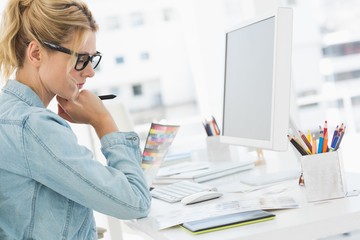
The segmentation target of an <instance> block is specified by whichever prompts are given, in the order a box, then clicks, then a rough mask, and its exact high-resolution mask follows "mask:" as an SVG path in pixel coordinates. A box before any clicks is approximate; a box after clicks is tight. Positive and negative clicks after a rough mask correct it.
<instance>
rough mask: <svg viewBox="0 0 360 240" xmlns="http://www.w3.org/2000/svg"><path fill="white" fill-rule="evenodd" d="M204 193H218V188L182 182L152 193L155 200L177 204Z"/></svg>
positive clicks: (156, 189)
mask: <svg viewBox="0 0 360 240" xmlns="http://www.w3.org/2000/svg"><path fill="white" fill-rule="evenodd" d="M203 191H216V188H215V187H212V186H209V185H206V184H202V183H197V182H191V181H180V182H176V183H172V184H170V185H166V186H163V187H156V188H154V189H153V190H152V191H151V192H150V193H151V196H153V197H154V198H157V199H160V200H162V201H165V202H169V203H175V202H180V201H181V200H182V199H183V198H184V197H187V196H189V195H191V194H194V193H197V192H203Z"/></svg>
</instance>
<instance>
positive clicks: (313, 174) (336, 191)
mask: <svg viewBox="0 0 360 240" xmlns="http://www.w3.org/2000/svg"><path fill="white" fill-rule="evenodd" d="M300 161H301V166H302V171H303V177H304V182H305V191H306V197H307V200H308V201H309V202H314V201H321V200H328V199H334V198H342V197H345V195H346V183H345V176H344V167H343V162H342V156H341V152H340V150H338V151H334V152H326V153H320V154H313V155H305V156H301V157H300Z"/></svg>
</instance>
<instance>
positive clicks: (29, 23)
mask: <svg viewBox="0 0 360 240" xmlns="http://www.w3.org/2000/svg"><path fill="white" fill-rule="evenodd" d="M89 30H90V31H93V32H96V31H97V30H98V25H97V23H96V22H95V20H94V18H93V16H92V14H91V12H90V10H89V9H88V7H87V5H86V4H85V3H84V2H82V1H80V0H9V1H8V3H7V6H6V8H5V10H4V12H3V16H2V22H1V26H0V32H1V36H0V73H1V76H2V77H3V78H4V79H8V78H9V77H10V76H11V74H13V73H14V72H15V71H16V70H17V69H20V68H22V67H23V64H24V60H25V52H26V48H27V44H28V43H29V42H31V41H37V42H38V43H39V44H41V45H43V44H42V41H47V42H51V43H54V44H58V45H61V44H63V43H71V44H72V48H73V49H74V50H75V49H78V48H79V47H80V46H81V44H82V43H83V41H84V37H85V35H84V34H85V33H86V31H89ZM75 60H76V59H74V58H72V60H71V61H70V62H69V66H70V65H71V64H73V65H72V66H74V65H75Z"/></svg>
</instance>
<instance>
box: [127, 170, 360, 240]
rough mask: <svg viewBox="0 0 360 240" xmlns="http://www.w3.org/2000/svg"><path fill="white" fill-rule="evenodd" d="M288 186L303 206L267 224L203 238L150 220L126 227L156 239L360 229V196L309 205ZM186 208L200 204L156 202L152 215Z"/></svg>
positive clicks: (355, 184)
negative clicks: (163, 226)
mask: <svg viewBox="0 0 360 240" xmlns="http://www.w3.org/2000/svg"><path fill="white" fill-rule="evenodd" d="M346 175H347V179H348V181H347V185H348V186H349V187H348V190H351V189H360V175H358V174H350V173H347V174H346ZM285 185H286V186H287V191H290V193H291V196H292V197H294V198H295V199H296V201H297V202H298V203H299V204H300V207H299V208H297V209H287V210H276V211H272V212H273V213H275V214H276V218H275V219H274V220H270V221H266V222H261V223H256V224H250V225H246V226H240V227H235V228H230V229H226V230H221V231H215V232H211V233H205V234H199V235H193V234H191V233H190V232H188V231H186V230H184V229H182V228H181V227H179V226H176V227H172V228H168V229H164V230H156V229H155V228H154V227H152V225H151V224H150V223H149V219H148V218H144V219H140V220H135V221H131V222H126V224H127V225H128V226H130V227H131V228H133V229H134V230H137V231H140V232H142V233H145V235H143V236H146V238H148V237H150V239H155V240H192V239H194V240H219V239H222V240H226V239H229V240H235V239H241V240H258V239H259V240H260V239H261V240H263V239H277V240H289V239H292V240H307V239H317V238H321V237H328V236H332V235H335V234H339V233H344V232H351V231H354V230H357V229H360V225H359V222H360V196H354V197H347V198H340V199H334V200H328V201H323V202H317V203H308V202H307V201H306V197H305V189H304V188H303V187H300V186H298V185H297V183H296V182H295V181H294V180H291V181H288V182H287V183H285ZM241 196H244V195H241V194H239V193H237V194H234V193H225V194H224V196H223V197H221V198H220V199H216V200H211V201H208V202H204V203H199V204H207V203H216V201H218V202H220V201H228V200H234V199H240V198H241ZM197 206H199V205H197ZM184 207H186V208H189V207H196V205H191V206H183V205H181V204H180V203H176V204H169V203H166V202H163V201H160V200H157V199H153V202H152V209H151V212H150V215H149V216H156V215H159V214H164V213H167V212H169V211H173V210H177V209H179V208H184Z"/></svg>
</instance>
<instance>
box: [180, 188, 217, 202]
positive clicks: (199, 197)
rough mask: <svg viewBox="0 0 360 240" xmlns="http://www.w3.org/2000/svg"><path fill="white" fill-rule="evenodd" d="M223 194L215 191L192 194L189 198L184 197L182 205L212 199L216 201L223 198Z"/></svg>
mask: <svg viewBox="0 0 360 240" xmlns="http://www.w3.org/2000/svg"><path fill="white" fill-rule="evenodd" d="M222 195H223V194H222V193H221V192H215V191H203V192H197V193H194V194H191V195H189V196H187V197H184V198H183V199H182V200H181V203H182V204H185V205H188V204H194V203H198V202H203V201H207V200H210V199H215V198H219V197H221V196H222Z"/></svg>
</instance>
